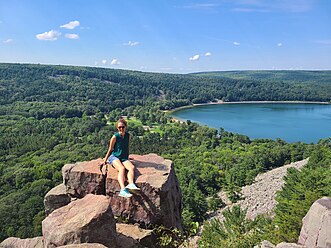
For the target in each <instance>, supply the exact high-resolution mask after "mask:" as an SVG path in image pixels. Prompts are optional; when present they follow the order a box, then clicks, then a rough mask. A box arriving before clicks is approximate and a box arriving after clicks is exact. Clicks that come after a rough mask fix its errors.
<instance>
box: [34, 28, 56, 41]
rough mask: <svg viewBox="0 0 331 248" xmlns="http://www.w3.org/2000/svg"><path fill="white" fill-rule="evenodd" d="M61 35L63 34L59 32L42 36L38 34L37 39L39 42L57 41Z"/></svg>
mask: <svg viewBox="0 0 331 248" xmlns="http://www.w3.org/2000/svg"><path fill="white" fill-rule="evenodd" d="M60 35H61V33H59V32H58V31H54V30H50V31H48V32H45V33H42V34H37V35H36V38H37V39H38V40H57V38H59V37H60Z"/></svg>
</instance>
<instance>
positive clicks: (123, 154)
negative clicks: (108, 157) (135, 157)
mask: <svg viewBox="0 0 331 248" xmlns="http://www.w3.org/2000/svg"><path fill="white" fill-rule="evenodd" d="M114 135H115V137H116V142H115V145H114V149H113V152H112V153H111V154H112V155H114V156H115V157H116V158H119V159H120V160H121V162H124V161H126V160H128V159H129V136H130V135H129V133H127V132H125V134H124V137H122V136H121V135H120V134H119V132H117V133H115V134H114Z"/></svg>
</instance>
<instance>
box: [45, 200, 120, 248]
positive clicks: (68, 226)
mask: <svg viewBox="0 0 331 248" xmlns="http://www.w3.org/2000/svg"><path fill="white" fill-rule="evenodd" d="M42 231H43V237H44V245H45V247H47V248H52V247H58V246H63V245H67V244H79V243H99V244H103V245H105V246H107V247H118V244H117V234H116V225H115V219H114V216H113V213H112V210H111V205H110V199H109V198H108V197H106V196H103V195H92V194H89V195H86V196H85V197H84V198H83V199H79V200H76V201H73V202H71V203H70V204H69V205H67V206H64V207H62V208H59V209H56V210H54V211H53V212H52V213H51V214H50V215H49V216H48V217H47V218H46V219H44V220H43V222H42Z"/></svg>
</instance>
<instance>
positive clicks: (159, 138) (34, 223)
mask: <svg viewBox="0 0 331 248" xmlns="http://www.w3.org/2000/svg"><path fill="white" fill-rule="evenodd" d="M263 73H264V74H263ZM215 100H223V101H248V100H250V101H251V100H263V101H266V100H273V101H278V100H282V101H284V100H289V101H294V100H295V101H301V100H306V101H330V100H331V72H330V71H282V72H273V71H266V72H215V73H214V72H213V73H201V74H189V75H181V74H163V73H146V72H139V71H127V70H114V69H106V68H93V67H73V66H62V65H32V64H0V103H1V104H0V223H5V224H1V225H0V241H1V240H3V239H5V238H7V237H9V236H17V237H21V238H26V237H33V236H38V235H40V233H41V220H42V219H43V218H44V217H45V214H44V211H43V197H44V195H45V194H46V192H48V191H49V190H50V189H51V188H53V187H54V186H56V185H58V184H60V183H61V180H62V177H61V168H62V166H63V165H64V164H66V163H71V162H77V161H84V160H89V159H94V158H97V157H102V156H104V154H105V152H106V150H107V144H108V141H109V139H110V137H111V135H112V134H113V132H114V131H115V129H114V125H113V124H114V121H116V119H117V118H119V117H121V116H127V118H128V121H129V132H130V133H131V134H132V151H131V152H132V153H138V154H147V153H150V152H153V153H158V154H160V155H161V156H163V157H166V158H170V159H172V160H173V161H174V164H175V170H176V174H177V177H178V179H179V182H180V186H181V189H182V192H183V213H182V215H183V218H184V226H185V229H186V230H187V231H188V232H189V230H190V229H192V226H193V225H194V223H197V222H200V223H202V222H203V221H204V220H205V219H206V217H207V212H208V211H210V210H212V209H218V208H219V207H220V206H221V205H222V203H221V202H220V201H219V199H217V197H216V196H215V195H216V193H217V192H218V191H219V190H220V189H222V190H225V191H226V192H228V194H229V196H230V198H231V199H232V200H234V201H235V200H236V199H238V197H240V194H239V191H240V187H242V186H244V185H246V184H249V183H251V182H252V181H253V180H254V177H255V176H256V175H257V174H258V173H261V172H264V171H267V170H270V169H272V168H275V167H278V166H282V165H283V164H285V163H288V162H291V161H298V160H301V159H303V158H307V157H309V156H312V157H313V160H312V161H313V162H310V165H309V168H310V169H307V170H306V171H304V172H303V173H304V174H302V175H301V174H298V172H291V174H290V175H289V176H288V180H289V182H288V184H289V185H290V184H291V183H292V181H293V178H300V177H302V178H312V180H315V181H316V180H325V178H322V177H321V178H319V177H317V178H316V173H318V172H319V171H318V170H323V169H321V167H323V168H324V169H325V168H326V169H325V170H327V168H329V167H328V166H329V164H330V163H329V161H330V160H329V159H330V158H329V154H331V153H330V149H331V148H330V142H331V141H330V139H325V140H321V141H320V142H319V143H318V144H305V143H301V142H297V143H286V142H284V141H282V140H279V139H278V140H269V139H256V140H251V139H250V138H249V137H247V136H244V135H241V134H235V133H231V132H227V131H226V130H224V129H222V128H221V129H220V130H216V129H212V128H208V127H203V126H199V125H198V124H196V123H192V122H190V121H187V123H174V122H171V120H170V119H169V118H168V116H166V114H165V112H164V110H168V109H173V108H176V107H179V106H185V105H190V104H194V103H204V102H210V101H215ZM143 126H149V130H145V129H144V128H143ZM321 151H323V153H322V154H320V153H321ZM325 154H327V155H325ZM321 160H323V162H321ZM325 161H327V163H326V164H325V163H324V162H325ZM321 164H322V165H321ZM316 170H317V172H316ZM304 189H305V188H300V190H304ZM284 190H285V191H284V193H283V194H282V195H281V196H280V198H279V201H280V202H281V204H283V205H281V206H280V207H279V208H278V210H277V211H280V212H281V210H280V209H281V208H289V207H288V206H289V205H291V204H292V203H291V202H290V200H289V199H287V198H286V197H287V195H291V196H292V195H293V194H295V193H293V192H289V193H287V192H288V191H289V189H286V188H285V189H284ZM322 191H323V192H326V193H327V192H330V191H329V187H328V186H327V185H324V184H323V189H321V190H320V191H319V192H322ZM312 195H313V197H310V198H309V199H308V200H306V201H305V207H306V206H307V205H308V204H309V203H310V202H311V201H312V200H313V199H314V198H316V197H319V194H317V193H316V194H315V193H314V194H312ZM207 199H208V200H207ZM293 204H294V205H293ZM293 204H292V205H291V206H292V208H293V209H294V210H295V208H296V207H297V206H299V205H300V202H298V201H297V202H295V203H293ZM293 209H290V210H289V212H291V211H294V210H293ZM237 213H238V215H239V216H241V215H242V214H241V213H242V212H241V211H240V210H237ZM230 215H231V213H229V216H230ZM286 217H287V216H286V215H282V214H279V215H278V217H276V221H277V223H279V225H280V226H281V225H284V223H283V220H284V219H286ZM297 219H298V218H293V221H295V222H296V224H295V225H294V226H295V228H294V230H293V232H291V235H292V236H294V234H296V232H297V229H298V227H297ZM268 223H269V222H268ZM270 225H271V224H270ZM271 233H272V232H271ZM292 236H291V237H289V236H286V232H285V231H284V232H281V231H280V232H279V233H276V234H275V236H274V238H275V240H276V239H277V240H291V239H293V237H292ZM206 242H208V240H207V241H206Z"/></svg>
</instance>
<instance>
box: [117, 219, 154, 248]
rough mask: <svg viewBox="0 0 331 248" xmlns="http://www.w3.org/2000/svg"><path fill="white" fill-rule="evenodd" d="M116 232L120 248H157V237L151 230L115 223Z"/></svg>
mask: <svg viewBox="0 0 331 248" xmlns="http://www.w3.org/2000/svg"><path fill="white" fill-rule="evenodd" d="M116 231H117V235H118V243H119V245H120V247H121V248H135V247H149V248H156V247H157V246H156V241H157V237H156V235H154V233H153V231H152V230H146V229H142V228H139V227H138V226H135V225H128V224H121V223H117V224H116Z"/></svg>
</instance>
